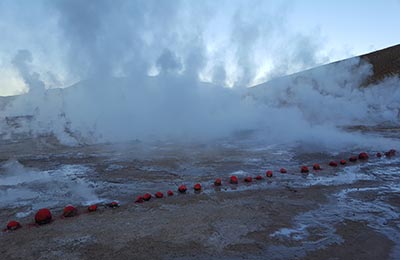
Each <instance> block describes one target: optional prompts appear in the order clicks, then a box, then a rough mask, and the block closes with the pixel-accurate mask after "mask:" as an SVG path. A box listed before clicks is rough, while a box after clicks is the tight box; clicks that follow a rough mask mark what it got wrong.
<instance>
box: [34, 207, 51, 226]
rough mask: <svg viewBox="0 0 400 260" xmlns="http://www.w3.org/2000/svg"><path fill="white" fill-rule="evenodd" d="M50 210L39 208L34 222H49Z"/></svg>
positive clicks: (41, 223) (42, 223) (40, 223)
mask: <svg viewBox="0 0 400 260" xmlns="http://www.w3.org/2000/svg"><path fill="white" fill-rule="evenodd" d="M51 218H52V216H51V212H50V210H49V209H39V211H38V212H37V213H36V215H35V222H36V223H37V224H39V225H44V224H48V223H50V222H51Z"/></svg>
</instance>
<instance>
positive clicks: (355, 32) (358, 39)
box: [289, 0, 400, 58]
mask: <svg viewBox="0 0 400 260" xmlns="http://www.w3.org/2000/svg"><path fill="white" fill-rule="evenodd" d="M289 20H290V24H291V25H292V26H293V28H295V30H299V31H303V32H306V31H308V30H310V29H312V28H318V29H319V31H320V33H321V34H322V35H323V36H324V37H325V38H326V40H327V45H328V46H329V47H327V48H331V49H333V50H336V52H338V53H339V54H337V55H338V57H339V58H342V57H343V56H346V50H347V51H348V54H349V55H354V54H362V53H366V52H370V51H373V50H377V49H381V48H384V47H388V46H391V45H395V44H399V43H400V34H399V33H398V28H400V1H399V0H364V1H363V0H351V1H345V0H337V1H312V0H295V1H293V7H292V13H291V14H290V15H289ZM343 51H344V53H343V54H341V52H343ZM333 57H334V58H335V55H333Z"/></svg>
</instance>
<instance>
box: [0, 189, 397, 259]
mask: <svg viewBox="0 0 400 260" xmlns="http://www.w3.org/2000/svg"><path fill="white" fill-rule="evenodd" d="M335 189H336V188H330V187H322V186H321V187H312V188H304V189H272V190H265V189H262V190H252V191H238V192H223V191H221V192H215V193H214V194H184V195H175V196H174V197H168V198H163V199H152V200H151V201H149V202H146V203H144V204H134V203H132V204H127V205H122V206H121V207H119V208H115V209H111V208H100V209H99V211H98V212H94V213H90V214H80V215H79V216H77V217H73V218H68V219H59V218H58V219H56V220H55V221H54V222H52V223H51V224H48V225H45V226H40V227H34V226H33V227H29V228H23V229H21V230H18V231H15V232H7V233H3V234H1V236H0V240H1V245H2V246H1V249H0V254H1V255H2V259H9V260H12V259H70V260H72V259H364V260H365V259H388V258H389V254H390V250H391V249H392V246H393V242H392V241H391V240H389V239H388V238H386V237H385V236H384V235H382V234H380V233H378V232H377V231H376V230H374V229H372V228H370V227H368V225H367V223H363V222H356V221H352V220H344V221H343V222H342V223H339V224H337V226H336V228H337V231H336V232H337V234H338V235H340V236H341V237H342V238H343V241H338V242H337V243H333V244H331V245H329V246H327V247H324V248H320V249H317V250H314V251H309V252H308V251H306V250H305V249H304V250H302V249H301V247H302V241H301V240H298V241H296V240H294V241H293V240H290V239H282V238H277V237H274V236H271V234H273V233H274V232H276V231H277V230H279V229H281V228H284V227H287V226H290V223H291V222H292V221H293V218H294V217H295V216H296V215H298V214H300V213H302V212H305V211H309V210H313V209H316V208H318V207H319V205H321V204H324V203H326V202H327V196H326V194H329V193H331V192H333V191H334V190H335ZM397 199H399V197H397ZM80 211H81V212H84V209H83V208H80ZM57 213H58V214H59V215H60V214H61V212H57ZM57 213H55V215H57ZM310 234H311V237H310V239H311V240H313V239H314V240H315V241H317V240H318V239H321V238H319V237H318V230H310ZM286 248H287V250H286ZM290 248H297V249H296V250H294V251H293V250H290Z"/></svg>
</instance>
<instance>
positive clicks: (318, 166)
mask: <svg viewBox="0 0 400 260" xmlns="http://www.w3.org/2000/svg"><path fill="white" fill-rule="evenodd" d="M313 169H314V170H315V171H320V170H321V166H320V165H319V164H318V163H314V165H313Z"/></svg>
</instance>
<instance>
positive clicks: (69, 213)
mask: <svg viewBox="0 0 400 260" xmlns="http://www.w3.org/2000/svg"><path fill="white" fill-rule="evenodd" d="M77 214H78V210H77V209H76V208H75V207H74V206H72V205H68V206H66V207H65V208H64V211H63V216H64V217H66V218H70V217H75V216H76V215H77Z"/></svg>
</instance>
